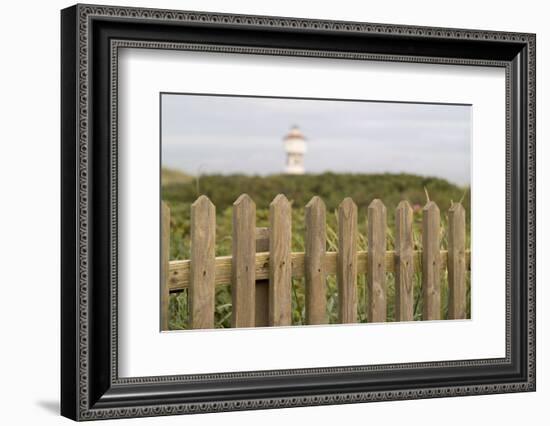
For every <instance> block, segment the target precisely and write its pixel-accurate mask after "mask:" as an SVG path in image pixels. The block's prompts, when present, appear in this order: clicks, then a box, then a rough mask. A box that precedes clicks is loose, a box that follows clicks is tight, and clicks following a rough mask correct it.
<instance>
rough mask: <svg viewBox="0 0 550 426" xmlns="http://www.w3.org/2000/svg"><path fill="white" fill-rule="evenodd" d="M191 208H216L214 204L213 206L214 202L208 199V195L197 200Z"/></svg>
mask: <svg viewBox="0 0 550 426" xmlns="http://www.w3.org/2000/svg"><path fill="white" fill-rule="evenodd" d="M191 206H192V207H195V208H201V209H204V208H209V207H210V206H212V207H214V204H212V201H210V198H208V197H207V196H206V195H201V196H200V197H199V198H197V199H196V200H195V202H194V203H193V204H191Z"/></svg>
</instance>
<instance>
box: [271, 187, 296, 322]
mask: <svg viewBox="0 0 550 426" xmlns="http://www.w3.org/2000/svg"><path fill="white" fill-rule="evenodd" d="M291 221H292V216H291V207H290V203H289V201H288V200H287V198H286V197H285V196H284V195H283V194H279V195H277V196H276V197H275V198H274V199H273V201H272V202H271V204H270V205H269V325H272V326H285V325H291V324H292V299H291V293H292V262H291V235H292V234H291V233H292V227H291V225H292V222H291Z"/></svg>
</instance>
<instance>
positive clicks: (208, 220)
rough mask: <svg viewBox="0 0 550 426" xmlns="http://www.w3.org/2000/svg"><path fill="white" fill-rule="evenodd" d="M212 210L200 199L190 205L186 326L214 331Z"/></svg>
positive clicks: (213, 232) (214, 271)
mask: <svg viewBox="0 0 550 426" xmlns="http://www.w3.org/2000/svg"><path fill="white" fill-rule="evenodd" d="M215 244H216V207H215V206H214V204H212V202H211V201H210V200H209V199H208V197H206V196H204V195H201V196H200V197H199V198H198V199H197V200H196V201H195V202H194V203H193V204H192V205H191V276H190V283H189V325H190V327H191V328H193V329H197V328H213V327H214V302H215V300H214V297H215V291H214V287H215V280H216V250H215V249H216V246H215Z"/></svg>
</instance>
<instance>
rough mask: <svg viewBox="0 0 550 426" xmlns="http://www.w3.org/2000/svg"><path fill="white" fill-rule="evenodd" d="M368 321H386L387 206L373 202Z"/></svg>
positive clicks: (378, 201)
mask: <svg viewBox="0 0 550 426" xmlns="http://www.w3.org/2000/svg"><path fill="white" fill-rule="evenodd" d="M367 212H368V226H367V240H368V255H367V293H368V299H367V300H368V305H367V321H368V322H385V321H386V310H387V307H386V306H387V303H386V227H387V226H386V206H384V204H383V203H382V201H380V200H379V199H375V200H373V201H372V202H371V203H370V205H369V207H368V209H367Z"/></svg>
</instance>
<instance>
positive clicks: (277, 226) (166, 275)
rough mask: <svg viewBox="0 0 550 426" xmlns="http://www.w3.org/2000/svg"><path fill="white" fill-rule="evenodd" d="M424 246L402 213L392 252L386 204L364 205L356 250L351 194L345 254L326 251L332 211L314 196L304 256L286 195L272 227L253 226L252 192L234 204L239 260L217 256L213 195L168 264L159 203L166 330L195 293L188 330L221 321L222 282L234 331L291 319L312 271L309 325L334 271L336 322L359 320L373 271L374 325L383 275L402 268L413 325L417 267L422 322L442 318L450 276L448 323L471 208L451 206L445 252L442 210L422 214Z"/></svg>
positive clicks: (344, 214)
mask: <svg viewBox="0 0 550 426" xmlns="http://www.w3.org/2000/svg"><path fill="white" fill-rule="evenodd" d="M422 214H423V218H422V251H418V250H414V249H413V247H414V246H413V210H412V208H411V206H410V205H409V203H408V202H407V201H401V202H400V203H399V204H398V206H397V209H396V220H395V222H396V229H395V231H396V232H395V250H393V251H388V250H386V231H387V225H386V207H385V206H384V204H383V203H382V201H380V200H378V199H376V200H374V201H372V203H371V204H370V205H369V207H368V209H367V246H368V250H367V251H358V248H357V246H358V244H357V241H358V212H357V206H356V205H355V203H354V202H353V200H352V199H351V198H346V199H344V200H343V201H342V203H341V204H340V206H339V207H338V251H337V252H327V251H326V208H325V204H324V202H323V201H322V199H321V198H319V197H313V198H312V200H311V201H310V202H309V203H308V204H307V205H306V209H305V225H306V231H305V232H306V235H305V252H295V253H293V252H292V251H291V205H290V202H289V201H288V200H287V198H286V197H285V196H284V195H282V194H279V195H277V196H276V197H275V199H274V200H273V201H272V202H271V204H270V206H269V227H268V228H256V205H255V203H254V201H253V200H252V199H251V198H250V197H249V196H248V195H246V194H243V195H241V196H240V197H239V198H238V199H237V200H236V201H235V203H234V204H233V236H232V256H221V257H216V256H215V241H216V234H215V233H216V208H215V206H214V205H213V204H212V202H211V201H210V200H209V199H208V197H206V196H200V197H199V198H198V199H197V200H196V201H195V202H194V203H193V204H192V206H191V255H190V259H189V260H170V259H169V247H170V209H169V207H168V206H167V205H166V204H165V203H163V204H162V231H161V234H162V241H161V243H162V249H161V253H162V255H161V262H162V265H161V329H162V330H168V301H169V295H170V293H177V292H181V291H183V290H184V289H188V297H189V299H188V303H189V326H190V328H194V329H205V328H213V327H214V311H215V287H216V286H218V285H231V286H232V288H231V293H232V327H254V326H256V327H258V326H288V325H291V305H292V301H291V280H292V278H293V277H294V278H296V277H305V300H306V306H305V310H306V323H307V324H324V323H326V322H327V313H326V277H327V276H328V275H336V280H337V286H338V320H339V322H340V323H354V322H356V321H357V276H358V274H366V283H367V321H368V322H384V321H386V309H387V288H386V272H392V273H394V274H395V319H396V321H412V320H413V314H414V297H413V283H414V273H415V272H420V273H421V276H422V307H423V309H422V319H423V320H438V319H441V318H440V312H441V309H440V308H441V273H442V272H443V270H444V268H447V273H448V286H449V290H448V301H447V303H448V319H461V318H466V271H467V270H468V269H469V264H470V253H469V251H467V250H466V247H465V241H466V226H465V211H464V208H463V207H462V205H461V204H460V203H453V205H452V206H451V208H450V209H449V211H448V230H447V231H448V232H447V235H448V250H441V249H440V210H439V207H438V206H437V205H436V204H435V203H434V202H433V201H430V202H428V203H427V204H426V205H425V206H424V208H423V211H422Z"/></svg>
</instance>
